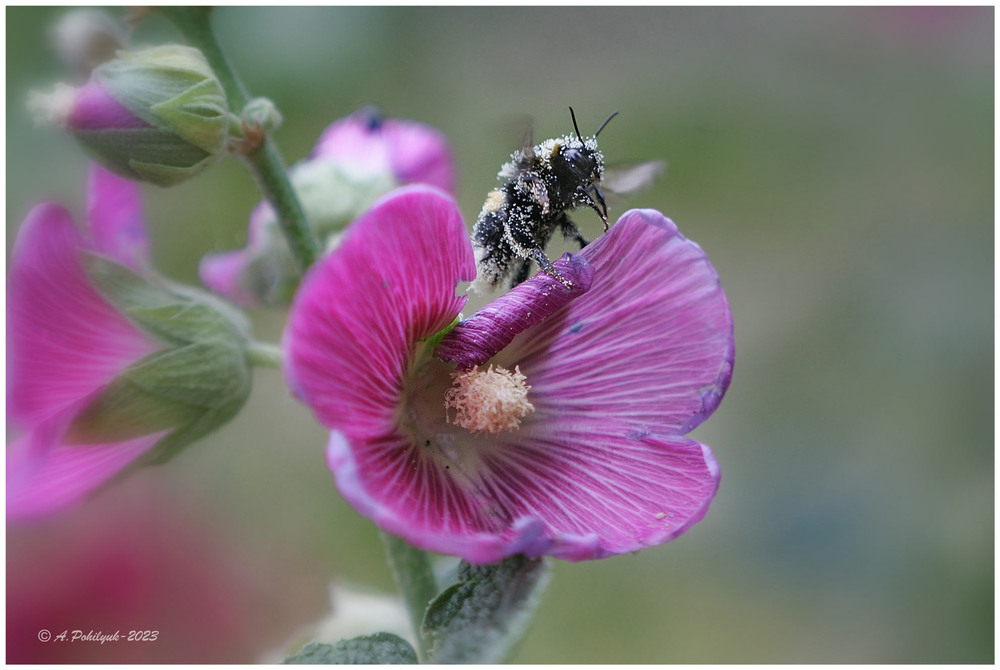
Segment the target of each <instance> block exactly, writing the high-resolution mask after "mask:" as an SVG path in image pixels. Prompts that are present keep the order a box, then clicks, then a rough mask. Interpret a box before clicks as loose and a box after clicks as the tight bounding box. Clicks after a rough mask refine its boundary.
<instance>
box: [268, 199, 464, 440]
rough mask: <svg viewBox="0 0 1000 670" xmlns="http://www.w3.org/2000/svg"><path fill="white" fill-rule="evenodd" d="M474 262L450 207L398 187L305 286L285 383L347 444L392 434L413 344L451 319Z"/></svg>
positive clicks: (289, 332) (292, 324)
mask: <svg viewBox="0 0 1000 670" xmlns="http://www.w3.org/2000/svg"><path fill="white" fill-rule="evenodd" d="M475 274H476V268H475V260H474V258H473V255H472V247H471V245H470V244H469V240H468V234H467V232H466V229H465V225H464V223H463V222H462V217H461V214H460V212H459V211H458V207H457V206H456V204H455V202H454V200H452V198H451V197H450V196H448V195H447V194H445V193H444V192H442V191H439V190H437V189H434V188H431V187H428V186H410V187H405V188H402V189H397V190H396V191H393V192H391V193H389V194H388V195H386V196H385V197H383V198H382V199H381V200H379V201H378V202H377V203H376V204H375V205H373V206H372V208H371V209H370V210H369V211H368V212H367V213H365V214H364V215H362V216H361V217H360V218H359V219H357V220H356V221H355V222H354V223H353V224H351V226H350V227H349V228H348V229H347V230H346V231H345V233H344V235H343V237H342V241H341V243H340V245H339V246H338V247H337V248H336V249H335V250H334V251H333V252H332V253H331V254H330V255H329V256H327V257H326V258H324V259H323V260H321V261H320V262H319V263H317V264H316V265H315V266H313V268H312V269H311V270H310V271H309V273H308V274H307V275H306V277H305V278H304V279H303V282H302V285H301V287H300V288H299V291H298V293H297V294H296V297H295V301H294V303H293V305H292V309H291V313H290V315H289V322H288V327H287V329H286V331H285V336H284V346H285V350H286V353H287V355H286V357H285V376H286V379H287V380H288V382H289V384H290V386H291V387H292V389H293V391H294V392H295V393H296V394H297V395H298V396H299V397H300V398H302V399H303V400H304V401H305V402H307V403H308V404H309V405H310V407H312V409H313V411H314V412H315V413H316V415H317V417H318V418H319V420H320V422H321V423H323V424H324V425H326V426H328V427H331V428H340V429H342V430H344V432H345V433H347V435H348V436H349V437H353V436H355V435H359V434H371V432H374V433H375V434H379V433H383V432H385V431H386V430H391V427H390V426H391V423H392V421H393V412H394V411H395V407H396V405H397V403H398V394H399V389H398V382H399V380H400V379H401V378H402V376H403V373H404V371H405V369H406V366H407V364H408V362H409V358H410V356H411V354H412V352H413V347H414V343H416V342H417V341H418V340H419V339H421V338H425V337H428V336H430V335H433V334H434V333H436V332H438V331H439V330H441V329H442V328H444V327H445V326H447V325H448V324H449V323H451V321H453V320H454V319H455V317H456V316H457V315H458V313H459V311H460V310H461V308H462V305H463V304H464V303H465V298H464V297H457V296H456V295H455V287H456V285H457V284H458V283H459V282H460V281H470V280H472V278H473V277H475Z"/></svg>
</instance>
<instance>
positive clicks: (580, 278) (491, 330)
mask: <svg viewBox="0 0 1000 670" xmlns="http://www.w3.org/2000/svg"><path fill="white" fill-rule="evenodd" d="M555 268H556V270H557V271H558V272H559V273H560V274H561V275H562V277H563V279H565V280H566V281H568V282H570V283H571V285H570V286H566V285H565V284H563V283H562V282H561V281H560V280H558V279H556V278H555V277H553V276H552V275H550V274H548V273H545V272H539V273H538V274H536V275H535V276H534V277H532V278H531V279H529V280H528V281H526V282H524V283H522V284H519V285H517V286H515V287H514V288H513V289H511V290H510V291H509V292H508V293H505V294H503V295H502V296H500V297H499V298H497V299H496V300H494V301H493V302H491V303H490V304H488V305H486V306H485V307H483V308H482V309H481V310H479V311H478V312H476V313H475V314H474V315H472V316H471V317H469V318H468V319H466V320H465V321H463V322H462V323H460V324H458V325H457V326H455V328H454V329H452V331H451V332H449V333H448V334H447V335H446V336H445V337H444V339H442V340H441V343H440V344H439V345H438V347H437V350H436V351H435V353H434V355H435V356H437V357H438V358H440V359H441V360H443V361H451V362H454V363H455V364H456V365H457V366H458V368H459V369H466V368H470V367H474V366H477V365H483V364H484V363H486V361H488V360H489V359H491V358H493V356H495V355H496V354H497V353H498V352H499V351H500V350H502V349H503V348H504V347H506V346H507V345H508V344H510V343H511V341H512V340H513V339H514V337H515V336H516V335H517V334H518V333H520V332H522V331H524V330H527V329H528V328H529V327H531V326H532V325H534V324H535V323H538V322H540V321H542V320H543V319H545V318H546V317H548V316H549V315H550V314H552V313H553V312H555V311H556V310H557V309H559V308H560V307H562V306H564V305H566V304H568V303H569V302H570V301H571V300H573V299H574V298H577V297H579V296H581V295H583V294H584V293H586V292H587V291H588V290H590V285H591V282H592V281H593V278H594V268H593V267H591V266H590V264H589V263H587V261H586V259H584V258H583V256H580V255H579V254H566V255H565V256H563V257H562V258H560V259H559V260H557V261H556V262H555Z"/></svg>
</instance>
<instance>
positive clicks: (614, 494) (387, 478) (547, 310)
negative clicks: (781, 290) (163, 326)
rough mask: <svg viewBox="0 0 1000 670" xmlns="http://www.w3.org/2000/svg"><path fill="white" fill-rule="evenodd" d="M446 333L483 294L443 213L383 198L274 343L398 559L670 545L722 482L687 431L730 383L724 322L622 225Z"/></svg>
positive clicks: (424, 201) (313, 273)
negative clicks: (396, 546) (466, 285)
mask: <svg viewBox="0 0 1000 670" xmlns="http://www.w3.org/2000/svg"><path fill="white" fill-rule="evenodd" d="M556 267H557V268H558V269H559V272H560V273H561V274H562V275H563V276H564V277H565V278H566V279H568V280H569V281H570V283H571V284H572V286H571V287H567V286H564V285H563V284H562V283H560V282H559V281H558V280H556V279H555V278H553V277H551V276H549V275H547V274H544V273H540V274H538V275H536V276H535V277H533V278H531V279H529V280H528V281H527V282H524V283H523V284H520V285H519V286H517V287H516V288H514V289H513V290H511V291H510V292H509V293H507V294H505V295H503V296H501V297H500V298H498V299H497V300H495V301H493V302H492V303H490V304H488V305H487V306H486V307H484V308H483V309H481V310H479V311H478V312H477V313H476V314H474V315H473V316H471V317H469V318H468V319H465V320H463V321H461V322H460V323H458V325H455V323H456V321H457V320H458V319H459V316H460V311H461V309H462V307H463V305H464V303H465V301H466V298H465V297H464V296H463V295H457V294H456V288H457V287H458V286H459V285H460V283H461V282H468V281H471V280H473V279H474V278H475V275H476V268H475V263H474V257H473V251H472V246H471V243H470V241H469V237H468V234H467V232H466V229H465V226H464V225H463V222H462V218H461V215H460V213H459V211H458V208H457V206H456V205H455V203H454V201H453V200H452V199H451V198H450V197H449V196H448V195H447V194H445V193H442V192H441V191H438V190H435V189H433V188H430V187H426V186H411V187H406V188H403V189H399V190H397V191H394V192H393V193H391V194H389V195H388V196H386V197H384V198H383V199H381V200H380V201H379V202H378V203H376V204H375V205H374V206H373V207H372V208H371V210H369V211H368V212H367V213H365V214H364V215H363V216H361V217H360V218H359V219H357V220H356V221H355V222H354V223H353V224H352V225H351V226H350V227H349V228H348V229H347V231H345V233H344V235H343V239H342V241H341V243H340V245H339V246H338V247H337V249H335V250H334V251H333V252H332V253H330V254H329V255H328V256H327V257H325V258H324V259H323V260H321V261H320V262H319V263H318V264H317V265H316V266H314V267H313V268H312V269H311V270H310V271H309V272H308V273H307V275H306V277H305V278H304V280H303V283H302V286H301V288H300V290H299V292H298V293H297V295H296V298H295V301H294V303H293V305H292V309H291V312H290V317H289V322H288V326H287V330H286V332H285V335H284V340H283V346H284V348H285V359H284V365H285V375H286V379H287V381H288V383H289V385H290V388H291V389H292V392H293V393H294V394H295V395H296V396H297V397H298V398H299V399H301V400H302V401H304V402H305V403H306V404H307V405H308V406H309V407H310V408H311V410H312V411H313V413H314V414H315V416H316V417H317V419H318V420H319V421H320V422H321V423H322V424H323V425H325V426H326V427H328V428H329V429H330V438H329V442H328V445H327V451H326V454H327V462H328V464H329V467H330V469H331V470H332V472H333V474H334V477H335V480H336V483H337V485H338V488H339V489H340V491H341V493H342V494H343V495H344V497H345V498H346V499H347V500H348V501H349V502H350V503H351V504H352V505H353V506H354V507H355V508H356V509H357V510H358V511H359V512H360V513H362V514H363V515H365V516H367V517H370V518H371V519H372V520H373V521H374V522H375V523H376V524H377V525H378V526H379V527H380V528H381V529H383V530H384V531H386V532H388V533H391V534H395V535H397V536H399V537H401V538H403V539H404V540H406V541H408V542H409V543H411V544H412V545H415V546H417V547H420V548H423V549H427V550H430V551H435V552H439V553H444V554H453V555H458V556H460V557H462V558H464V559H465V560H467V561H470V562H473V563H490V562H494V561H497V560H500V559H502V558H504V557H506V556H510V555H513V554H517V553H522V554H525V555H528V556H540V555H553V556H556V557H559V558H563V559H567V560H571V561H578V560H586V559H596V558H602V557H606V556H610V555H614V554H621V553H625V552H633V551H636V550H639V549H642V548H644V547H649V546H653V545H657V544H660V543H663V542H666V541H668V540H672V539H673V538H675V537H677V536H678V535H680V534H681V533H683V532H685V531H686V530H688V529H689V528H690V527H691V526H692V525H693V524H695V523H696V522H698V521H699V520H700V519H701V518H702V517H703V516H704V515H705V513H706V511H707V509H708V506H709V503H710V502H711V501H712V499H713V497H714V495H715V493H716V490H717V487H718V484H719V477H720V474H719V467H718V465H717V463H716V460H715V458H714V456H713V455H712V452H711V450H710V449H709V448H708V447H707V446H705V445H703V444H700V443H699V442H697V441H695V440H693V439H691V438H689V437H686V436H685V435H686V433H688V432H689V431H691V430H692V429H694V428H695V427H696V426H697V425H699V424H700V423H701V422H702V421H703V420H704V419H705V418H707V417H708V416H709V415H710V414H711V413H712V412H713V411H714V410H715V408H716V407H717V406H718V404H719V402H720V400H721V399H722V396H723V394H724V393H725V391H726V389H727V387H728V385H729V381H730V377H731V375H732V369H733V355H734V345H733V321H732V314H731V312H730V309H729V306H728V303H727V301H726V297H725V294H724V293H723V290H722V288H721V286H720V284H719V279H718V275H717V274H716V272H715V270H714V268H713V267H712V265H711V263H710V262H709V260H708V258H707V257H706V256H705V254H704V252H703V251H702V250H701V248H699V247H698V246H697V245H696V244H694V243H693V242H690V241H688V240H687V239H685V238H684V237H683V236H682V235H681V234H680V233H679V232H678V230H677V227H676V226H675V225H674V224H673V223H672V222H671V221H670V220H669V219H667V218H666V217H664V216H663V215H662V214H661V213H660V212H658V211H655V210H649V209H644V210H631V211H629V212H626V213H625V214H624V215H622V217H621V218H620V219H619V220H618V222H617V223H616V224H615V225H614V226H613V227H612V228H611V230H610V231H609V232H608V233H605V234H604V235H603V236H601V237H600V238H598V239H597V240H596V241H594V242H593V243H591V244H590V245H588V246H587V247H586V248H585V249H583V250H582V251H581V252H580V253H579V254H569V255H567V256H565V257H564V258H562V259H560V260H559V261H557V262H556Z"/></svg>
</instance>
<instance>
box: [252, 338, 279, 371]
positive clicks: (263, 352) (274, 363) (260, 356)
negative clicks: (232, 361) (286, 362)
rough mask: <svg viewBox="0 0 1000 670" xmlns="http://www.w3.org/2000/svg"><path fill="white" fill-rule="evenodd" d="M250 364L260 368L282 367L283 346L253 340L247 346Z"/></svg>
mask: <svg viewBox="0 0 1000 670" xmlns="http://www.w3.org/2000/svg"><path fill="white" fill-rule="evenodd" d="M247 358H248V359H249V361H250V365H253V366H254V367H259V368H280V367H281V347H279V346H278V345H276V344H269V343H267V342H251V343H250V344H249V345H248V346H247Z"/></svg>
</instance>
